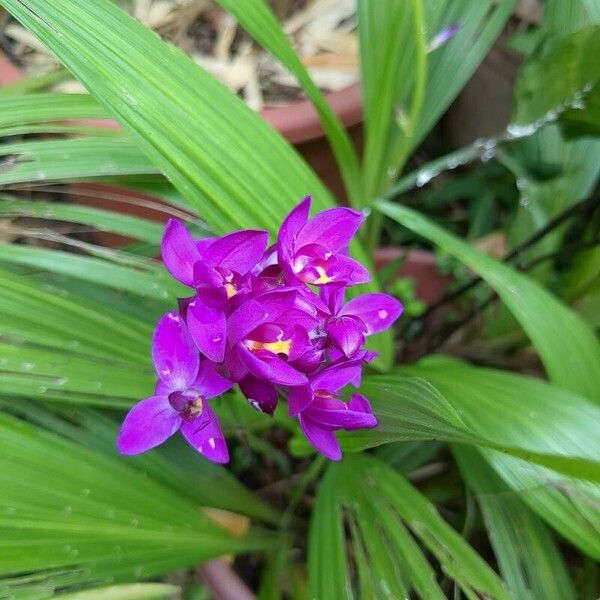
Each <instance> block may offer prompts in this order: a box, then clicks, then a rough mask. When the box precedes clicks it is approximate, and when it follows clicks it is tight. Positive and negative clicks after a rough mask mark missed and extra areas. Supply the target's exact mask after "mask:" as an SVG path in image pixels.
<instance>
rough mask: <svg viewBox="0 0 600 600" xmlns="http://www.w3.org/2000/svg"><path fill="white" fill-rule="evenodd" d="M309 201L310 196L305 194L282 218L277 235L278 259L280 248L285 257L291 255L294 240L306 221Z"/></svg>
mask: <svg viewBox="0 0 600 600" xmlns="http://www.w3.org/2000/svg"><path fill="white" fill-rule="evenodd" d="M310 202H311V198H310V196H305V197H304V199H303V200H302V201H301V202H299V203H298V204H297V205H296V206H295V207H294V208H292V210H291V211H290V212H289V214H288V216H287V217H286V218H285V219H284V220H283V223H282V224H281V227H280V228H279V235H278V237H277V249H278V251H279V254H280V256H279V258H280V260H281V250H283V253H284V254H285V255H287V258H291V257H292V254H293V252H294V249H295V247H296V245H295V240H296V238H297V237H298V234H299V233H300V231H301V230H302V228H303V227H304V226H305V225H306V223H307V221H308V213H309V212H310Z"/></svg>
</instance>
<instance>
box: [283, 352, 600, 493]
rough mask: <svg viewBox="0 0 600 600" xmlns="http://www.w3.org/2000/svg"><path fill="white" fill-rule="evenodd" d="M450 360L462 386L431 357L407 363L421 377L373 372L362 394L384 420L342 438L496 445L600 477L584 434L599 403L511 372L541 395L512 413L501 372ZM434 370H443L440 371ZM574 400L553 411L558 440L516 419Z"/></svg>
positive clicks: (597, 458) (368, 443)
mask: <svg viewBox="0 0 600 600" xmlns="http://www.w3.org/2000/svg"><path fill="white" fill-rule="evenodd" d="M444 364H445V363H444ZM450 366H452V367H453V365H450ZM450 366H448V367H447V371H448V373H449V374H448V377H449V380H450V381H451V382H454V381H456V382H457V383H456V389H457V390H460V392H459V393H457V392H456V391H455V389H454V388H453V387H452V384H448V385H446V384H445V380H441V381H442V382H443V383H444V385H443V386H442V385H441V384H440V385H438V381H439V379H438V378H437V377H434V376H433V375H432V374H431V371H432V369H431V368H430V367H429V363H425V366H423V367H406V368H403V369H402V370H401V373H402V374H407V375H409V376H410V375H412V376H415V375H416V377H399V376H395V375H394V376H392V375H390V376H375V377H367V378H365V379H364V381H363V383H362V385H361V393H363V394H365V396H367V398H369V400H370V401H371V403H372V407H373V413H374V414H375V415H376V416H377V420H378V426H377V427H376V428H374V429H366V430H357V431H353V432H341V433H340V434H339V435H338V437H339V440H340V442H341V443H342V447H343V448H344V449H346V450H351V451H356V450H361V449H364V448H369V447H372V446H378V445H381V444H386V443H389V442H396V441H412V440H438V441H440V440H441V441H456V442H463V443H467V444H475V445H478V446H484V447H488V448H493V449H495V450H499V451H501V452H505V453H507V454H510V455H513V456H518V457H520V458H524V459H526V460H529V461H532V462H534V463H537V464H540V465H544V466H547V467H550V468H553V469H555V470H556V471H558V472H560V473H563V474H567V475H571V476H574V477H580V478H582V479H589V480H591V481H596V482H600V446H596V445H589V444H583V443H581V441H580V440H581V437H580V436H581V435H582V434H583V435H585V433H584V432H586V431H587V433H588V435H591V430H592V429H593V427H592V426H591V425H590V424H591V423H595V422H598V421H599V420H600V409H598V408H597V407H596V406H595V405H593V404H590V403H588V402H586V401H585V400H583V399H581V398H579V397H577V396H575V395H574V394H570V393H568V392H565V391H564V390H561V389H558V388H552V387H551V386H549V385H547V384H543V383H541V382H540V383H538V382H537V381H535V380H530V379H528V378H524V377H520V376H516V375H515V376H513V377H512V379H511V376H509V378H508V382H503V383H507V384H511V385H513V387H514V389H515V390H519V391H520V392H523V391H526V392H527V394H528V397H530V396H533V397H534V398H535V399H536V401H537V399H538V398H539V399H540V400H539V401H537V402H536V403H533V402H532V404H531V405H530V406H528V407H527V410H525V409H524V408H523V407H522V405H521V404H519V403H518V402H515V407H516V408H515V412H512V413H511V412H505V411H503V410H498V408H497V407H498V406H502V407H503V409H504V407H505V406H506V403H505V399H504V397H503V396H502V395H501V394H499V393H498V389H500V390H502V389H504V388H503V387H502V386H500V385H499V384H497V383H496V381H495V380H494V376H495V375H496V373H495V372H494V371H486V370H484V369H473V372H472V373H471V372H470V371H468V367H464V374H463V371H461V370H460V369H461V365H460V363H459V364H458V365H457V367H456V369H454V368H450ZM434 374H437V373H436V372H435V371H434ZM461 377H464V378H465V379H467V378H468V377H472V378H473V379H475V380H476V381H478V382H479V383H480V385H479V387H476V388H475V391H473V389H472V388H467V387H466V385H463V382H462V379H461ZM424 378H427V381H425V379H424ZM431 384H433V385H431ZM486 384H488V385H487V386H486ZM434 386H435V387H434ZM495 386H496V387H495ZM482 389H485V390H489V391H488V395H487V396H485V395H482V397H481V398H480V396H479V394H480V393H481V392H480V390H482ZM438 390H439V391H438ZM440 392H441V394H440ZM517 397H519V398H520V397H521V396H517ZM498 398H501V399H502V400H501V401H499V400H498ZM547 398H550V399H551V400H547ZM492 399H493V400H492ZM488 402H489V404H490V408H489V410H488V411H487V413H486V414H485V416H484V417H483V418H480V414H479V412H478V407H480V406H481V404H482V403H488ZM494 402H499V404H494ZM566 403H570V404H568V406H570V407H571V408H570V409H563V410H562V411H560V412H558V414H557V411H556V409H555V410H554V412H553V413H552V414H553V415H554V420H552V421H551V422H550V423H549V424H548V425H547V427H546V428H545V430H548V431H552V432H553V434H554V438H553V441H554V443H551V440H548V439H546V437H545V436H544V435H542V434H541V433H538V435H537V437H536V436H533V435H532V434H531V431H530V430H529V429H525V430H523V428H521V429H520V428H519V427H518V426H517V425H516V424H515V423H513V419H515V416H516V415H519V414H520V413H519V411H520V412H521V414H522V416H523V418H524V419H526V418H528V417H529V415H530V414H531V413H532V412H536V414H537V411H538V410H539V411H540V413H541V414H550V413H548V412H544V411H548V407H549V406H554V405H555V404H556V405H559V406H565V404H566ZM488 415H489V417H488ZM294 447H295V448H296V449H298V448H299V449H302V448H303V447H306V444H304V443H302V442H301V441H300V440H298V441H297V442H296V444H295V446H294Z"/></svg>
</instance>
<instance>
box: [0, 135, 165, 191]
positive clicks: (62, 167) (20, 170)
mask: <svg viewBox="0 0 600 600" xmlns="http://www.w3.org/2000/svg"><path fill="white" fill-rule="evenodd" d="M0 156H5V157H7V158H5V159H4V161H3V164H1V165H0V185H8V184H13V183H22V182H28V181H34V182H36V183H38V184H39V183H41V182H48V181H57V180H58V181H60V180H73V179H82V178H88V177H110V176H115V175H139V174H152V173H158V170H157V169H156V167H154V166H153V165H152V164H151V163H150V162H149V161H148V159H147V158H146V157H145V156H144V155H143V154H141V153H140V151H139V150H138V149H137V148H136V147H135V146H134V145H133V144H132V143H131V142H130V141H129V140H127V139H125V138H96V139H94V138H76V139H71V140H44V141H30V142H19V143H13V144H3V145H2V146H0Z"/></svg>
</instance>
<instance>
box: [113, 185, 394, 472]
mask: <svg viewBox="0 0 600 600" xmlns="http://www.w3.org/2000/svg"><path fill="white" fill-rule="evenodd" d="M309 211H310V197H306V198H305V199H304V200H303V201H302V202H300V204H298V205H297V206H296V207H295V208H294V209H293V210H292V211H291V212H290V214H289V215H288V216H287V217H286V219H285V220H284V221H283V224H282V226H281V229H280V231H279V234H278V236H277V241H276V243H275V244H274V245H272V246H270V247H268V248H267V242H268V234H267V232H266V231H255V230H243V231H235V232H233V233H230V234H228V235H225V236H223V237H220V238H206V239H200V240H194V239H192V237H191V236H190V234H189V233H188V231H187V230H186V229H185V227H184V226H183V225H182V224H181V223H180V222H178V221H176V220H174V219H171V220H170V221H169V222H168V223H167V225H166V228H165V233H164V237H163V240H162V258H163V261H164V264H165V266H166V268H167V270H168V271H169V273H170V274H171V275H172V276H173V277H174V278H175V279H176V280H177V281H179V282H181V283H182V284H184V285H186V286H188V287H190V288H192V289H193V290H194V294H193V296H191V297H189V298H184V299H180V301H179V310H178V311H176V312H175V311H174V312H169V313H167V314H166V315H164V316H163V317H162V318H161V319H160V320H159V322H158V324H157V326H156V329H155V331H154V336H153V340H152V360H153V363H154V368H155V370H156V375H157V378H158V381H157V383H156V387H155V390H154V394H153V395H152V396H151V397H149V398H146V399H145V400H142V401H141V402H139V403H138V404H136V405H135V406H134V407H133V408H132V409H131V410H130V412H129V413H128V414H127V416H126V417H125V420H124V422H123V424H122V427H121V431H120V433H119V437H118V440H117V446H118V449H119V451H120V452H121V453H123V454H138V453H141V452H145V451H146V450H149V449H151V448H154V447H155V446H157V445H159V444H161V443H162V442H164V441H165V440H166V439H167V438H169V437H170V436H171V435H173V434H174V433H176V432H177V431H180V432H181V434H182V435H183V437H184V438H185V439H186V441H187V442H188V443H189V444H190V445H191V446H192V447H193V448H195V449H196V450H197V451H198V452H199V453H200V454H202V455H203V456H205V457H206V458H208V459H209V460H212V461H214V462H217V463H226V462H228V460H229V453H228V449H227V444H226V442H225V438H224V436H223V433H222V431H221V428H220V426H219V423H218V420H217V417H216V415H215V413H214V411H213V410H212V408H211V406H210V400H212V399H213V398H216V397H218V396H220V395H221V394H223V393H225V392H226V391H228V390H229V389H230V388H232V387H233V386H234V385H235V384H237V385H238V386H239V389H240V390H241V392H242V394H243V395H244V396H245V397H246V399H247V401H248V402H249V403H250V404H251V405H252V406H253V407H254V408H255V409H257V410H259V411H262V412H264V413H268V414H273V411H274V410H275V407H276V405H277V401H278V397H280V396H285V397H286V398H287V404H288V412H289V416H290V417H292V418H295V419H297V420H298V423H299V425H300V428H301V430H302V432H303V433H304V435H305V436H306V438H307V440H308V441H309V443H310V444H311V445H312V446H313V447H314V448H315V449H316V450H317V451H319V452H320V453H321V454H323V455H324V456H326V457H327V458H329V459H331V460H339V459H340V458H341V450H340V446H339V443H338V441H337V440H336V438H335V435H334V432H335V431H336V430H339V429H345V430H355V429H361V428H371V427H375V426H376V425H377V420H376V418H375V416H374V415H373V414H372V411H371V407H370V405H369V401H368V400H367V399H366V398H365V397H364V396H363V395H361V394H360V393H357V392H355V393H351V394H350V395H349V397H346V398H345V399H344V396H343V394H342V392H341V390H342V388H345V387H346V386H347V385H349V384H351V385H352V386H353V387H354V388H358V387H359V386H360V378H361V371H362V367H363V365H364V364H365V363H368V362H370V361H372V360H373V359H374V358H375V353H373V352H369V351H368V350H365V349H364V348H363V345H364V342H365V338H366V337H367V336H369V335H372V334H375V333H378V332H380V331H383V330H384V329H387V328H388V327H390V326H391V325H392V323H393V322H394V321H395V320H396V319H397V318H398V317H399V315H400V313H401V312H402V305H401V304H400V303H399V302H398V301H397V300H395V299H394V298H392V297H390V296H388V295H386V294H379V293H377V294H375V293H374V294H365V295H362V296H358V297H355V298H353V299H352V300H350V301H348V302H345V301H344V293H345V289H346V288H347V287H349V286H353V285H356V284H361V283H366V282H368V281H369V279H370V275H369V272H368V271H367V270H366V269H365V267H364V266H363V265H361V264H360V263H358V262H357V261H355V260H353V259H352V258H350V257H349V256H348V245H349V243H350V241H351V239H352V237H353V236H354V234H355V233H356V231H357V230H358V228H359V226H360V224H361V222H362V220H363V215H362V213H360V212H357V211H355V210H352V209H349V208H333V209H329V210H325V211H323V212H321V213H319V214H317V215H315V216H314V217H313V218H312V219H309Z"/></svg>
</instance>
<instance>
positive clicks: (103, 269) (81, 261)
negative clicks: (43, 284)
mask: <svg viewBox="0 0 600 600" xmlns="http://www.w3.org/2000/svg"><path fill="white" fill-rule="evenodd" d="M99 250H101V249H99ZM103 253H104V254H105V255H106V256H111V257H118V256H120V255H119V254H118V253H115V252H114V251H109V250H105V251H104V252H103ZM0 261H6V262H8V263H12V264H18V265H26V266H28V267H32V268H34V269H43V270H45V271H48V272H51V273H60V274H62V275H66V276H69V277H74V278H76V279H81V280H82V281H89V282H92V283H97V284H99V285H103V286H106V287H110V288H113V289H118V290H124V291H128V292H131V293H132V294H135V295H137V296H142V297H143V296H149V297H151V298H157V299H159V300H163V301H167V300H170V302H171V304H173V303H174V302H175V298H176V297H177V296H178V295H179V296H183V295H184V293H182V292H183V290H184V288H183V286H181V285H179V284H178V283H177V282H175V281H174V280H173V279H171V278H170V277H169V276H168V275H167V273H166V272H165V271H164V270H163V269H162V268H161V267H159V266H158V265H155V264H153V263H152V262H151V261H141V260H140V261H138V263H137V264H136V268H133V267H132V266H127V265H122V264H114V263H113V262H111V261H108V260H105V259H104V258H90V257H87V256H80V255H76V254H72V253H69V252H63V251H59V250H48V249H45V248H35V247H32V246H18V245H10V244H0ZM165 306H166V304H165Z"/></svg>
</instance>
